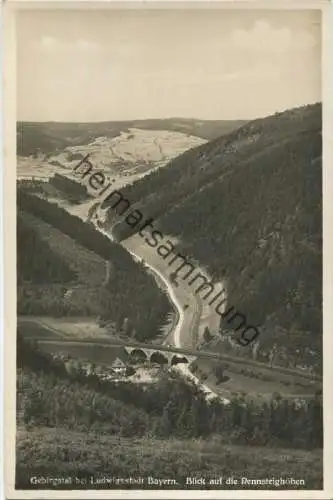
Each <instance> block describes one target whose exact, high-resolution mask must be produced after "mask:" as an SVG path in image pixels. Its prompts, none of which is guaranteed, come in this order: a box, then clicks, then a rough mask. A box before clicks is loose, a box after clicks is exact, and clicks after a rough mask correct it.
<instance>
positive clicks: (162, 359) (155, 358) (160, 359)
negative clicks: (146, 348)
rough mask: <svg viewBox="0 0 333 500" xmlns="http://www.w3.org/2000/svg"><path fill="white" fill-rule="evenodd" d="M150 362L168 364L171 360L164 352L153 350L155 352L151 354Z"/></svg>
mask: <svg viewBox="0 0 333 500" xmlns="http://www.w3.org/2000/svg"><path fill="white" fill-rule="evenodd" d="M150 362H151V363H157V364H158V365H167V364H169V360H168V358H167V357H166V356H164V354H162V353H161V352H159V351H156V352H153V354H152V355H151V356H150Z"/></svg>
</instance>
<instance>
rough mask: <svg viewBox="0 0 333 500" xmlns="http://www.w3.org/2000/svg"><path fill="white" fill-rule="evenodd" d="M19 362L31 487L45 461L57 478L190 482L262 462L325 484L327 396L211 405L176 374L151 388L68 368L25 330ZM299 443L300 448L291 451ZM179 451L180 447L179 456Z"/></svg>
mask: <svg viewBox="0 0 333 500" xmlns="http://www.w3.org/2000/svg"><path fill="white" fill-rule="evenodd" d="M17 367H18V378H17V422H18V433H17V475H16V483H17V485H18V487H19V488H22V487H31V485H29V484H28V481H29V477H31V476H32V475H35V474H36V475H38V474H40V472H41V468H43V471H44V474H46V475H48V476H50V477H58V476H61V475H63V474H65V473H66V474H67V473H68V475H71V473H72V472H73V473H74V471H75V474H80V475H81V477H86V478H87V477H90V476H91V475H97V474H99V473H100V471H101V470H102V471H103V474H108V473H111V472H112V475H114V476H117V475H118V476H120V477H129V476H131V475H133V473H134V472H136V473H137V474H139V475H142V476H147V475H153V476H158V477H163V478H164V477H176V478H177V479H179V480H180V481H181V480H183V478H184V476H187V475H188V471H191V473H197V474H198V475H207V476H213V477H214V476H221V475H224V474H237V473H239V474H240V475H243V474H244V470H245V469H246V470H250V469H248V467H252V469H251V470H252V477H259V478H261V477H265V476H269V477H270V476H272V475H273V471H274V475H275V476H278V477H279V476H280V475H282V476H283V475H285V476H289V475H290V474H291V472H292V474H293V475H294V477H299V478H304V479H305V480H306V488H311V487H312V488H314V487H315V486H317V487H318V488H319V487H320V485H321V481H322V472H321V467H322V466H321V463H322V451H321V450H320V448H321V447H322V401H321V396H320V395H319V394H317V395H314V397H313V398H312V399H311V400H309V401H308V402H307V403H305V404H304V405H298V404H297V403H296V402H295V401H289V400H286V399H282V398H281V397H279V395H273V397H272V401H271V402H270V403H269V404H267V403H261V404H259V405H254V404H253V403H251V402H246V401H245V399H243V398H242V397H241V396H235V397H233V398H232V401H231V404H230V405H229V406H223V405H222V404H221V403H219V402H214V403H212V404H208V403H207V402H206V400H205V397H204V396H203V394H202V393H201V392H200V391H199V390H198V389H197V388H196V387H195V386H191V385H189V384H187V383H186V382H185V381H183V380H182V379H181V378H179V377H178V376H177V375H171V374H170V373H169V374H167V373H165V374H164V376H163V375H161V377H160V381H159V382H158V383H156V384H155V385H154V384H153V385H152V386H150V387H146V388H144V387H141V386H140V385H135V384H130V383H127V384H126V383H124V384H117V383H114V382H106V381H105V382H103V381H101V380H100V379H98V377H97V376H96V375H84V374H80V373H73V372H71V371H70V372H68V371H67V369H66V366H65V364H64V363H63V362H62V361H61V360H54V359H53V358H52V357H51V355H48V354H46V353H42V352H40V351H39V350H38V349H37V348H36V347H34V346H33V345H31V344H29V343H27V342H26V341H23V339H22V338H21V337H20V336H19V337H18V348H17ZM54 432H56V433H57V444H56V445H54V441H52V439H54V438H53V436H54ZM70 438H72V439H71V445H70V446H69V444H68V440H69V439H70ZM127 438H130V442H129V441H127ZM196 439H200V441H198V442H196V441H195V440H196ZM152 440H153V442H154V445H152V444H153V443H152ZM97 442H98V451H97V449H96V444H97ZM191 443H192V444H191ZM128 445H129V446H128ZM245 445H247V447H245ZM188 446H192V447H193V448H191V449H192V450H193V452H192V453H188ZM258 446H260V447H261V448H258ZM290 446H291V447H292V448H293V451H291V450H286V449H285V448H286V447H290ZM271 447H272V448H271ZM273 447H274V449H273ZM172 449H173V450H175V449H177V453H174V454H172V456H173V460H171V461H170V456H171V455H170V453H171V452H172ZM226 449H227V450H229V451H228V453H226ZM139 450H141V452H140V460H139V461H138V460H137V454H138V452H139ZM305 450H313V451H311V452H309V451H305ZM198 453H199V455H200V457H201V458H200V457H199V458H198V457H197V454H198ZM201 453H204V456H205V460H203V459H202V456H201ZM282 455H283V457H284V459H283V460H282V459H281V457H282ZM254 457H255V458H254ZM261 457H265V459H262V458H261ZM268 457H269V458H268ZM286 457H288V459H286ZM286 460H287V462H288V467H287V469H286V468H285V466H286V463H285V461H286ZM102 464H103V465H102ZM138 464H139V465H138ZM171 464H172V465H171ZM254 464H255V465H256V467H254ZM138 467H139V468H140V469H138ZM139 470H140V472H139ZM170 474H171V475H170ZM77 487H78V486H77Z"/></svg>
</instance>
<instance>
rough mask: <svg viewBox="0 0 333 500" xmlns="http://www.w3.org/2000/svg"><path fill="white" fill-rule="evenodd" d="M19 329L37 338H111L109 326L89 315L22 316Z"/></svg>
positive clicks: (25, 334)
mask: <svg viewBox="0 0 333 500" xmlns="http://www.w3.org/2000/svg"><path fill="white" fill-rule="evenodd" d="M18 329H19V331H20V332H21V333H22V334H23V335H24V336H26V337H36V338H38V337H43V336H46V337H49V338H51V337H52V338H61V337H73V338H76V337H80V338H90V339H93V338H94V337H98V338H99V339H100V338H103V337H105V338H110V334H108V331H107V328H105V327H101V326H99V325H98V323H97V321H96V320H95V319H93V318H89V317H88V318H82V317H78V318H77V317H68V318H53V317H50V316H20V317H19V318H18ZM52 332H53V333H52Z"/></svg>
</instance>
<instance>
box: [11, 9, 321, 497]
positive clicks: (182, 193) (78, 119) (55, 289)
mask: <svg viewBox="0 0 333 500" xmlns="http://www.w3.org/2000/svg"><path fill="white" fill-rule="evenodd" d="M15 65H16V66H15V67H16V90H15V93H16V120H15V121H16V218H15V223H16V228H15V231H16V235H17V236H16V238H17V241H16V286H17V294H16V300H17V304H16V310H17V325H16V326H17V328H16V330H17V334H16V396H15V399H16V403H15V404H16V407H15V408H16V409H15V418H16V430H15V491H16V497H13V498H19V496H20V492H21V493H22V492H23V491H30V493H31V491H32V490H34V491H35V492H36V493H38V490H41V491H44V490H47V498H56V496H54V497H53V496H52V495H53V494H54V495H56V494H58V493H59V492H61V491H63V492H64V491H65V492H66V491H68V490H77V498H81V496H80V495H82V493H83V492H89V491H91V490H93V491H95V492H96V490H98V491H101V492H102V491H103V492H104V493H107V491H110V490H122V492H123V494H124V495H125V494H126V491H128V490H147V494H148V493H149V490H158V491H161V490H168V491H169V492H170V495H172V494H173V490H182V491H183V492H184V491H186V490H192V492H193V494H195V491H197V490H201V491H206V492H208V493H207V494H209V492H211V491H213V490H214V491H216V490H219V491H222V490H237V491H238V490H256V491H258V495H259V494H260V491H267V490H269V491H272V490H273V491H274V492H275V494H276V498H278V496H279V494H280V493H281V492H282V490H288V491H291V492H293V491H296V490H297V491H303V490H309V491H311V490H323V307H322V304H323V270H322V269H323V258H322V256H323V250H322V247H323V245H322V241H323V237H322V229H323V222H322V220H323V203H322V178H323V176H322V149H323V148H322V12H321V10H320V9H294V10H293V9H290V8H289V9H287V10H283V9H269V8H267V9H266V10H264V9H255V8H253V9H249V8H233V7H232V6H231V5H229V6H228V7H227V8H221V7H219V6H218V5H215V6H214V5H213V4H211V5H210V6H209V7H208V6H207V8H203V6H201V7H200V6H198V5H197V6H192V7H191V6H181V5H178V6H177V5H173V6H171V5H170V6H169V7H167V6H165V5H164V6H163V7H162V6H160V7H156V6H155V7H152V6H151V5H150V6H149V5H148V4H144V5H141V6H140V5H138V6H136V7H133V6H132V7H131V6H127V7H121V6H119V5H118V6H117V7H113V8H106V6H105V8H93V6H92V5H90V8H89V9H84V8H81V9H79V8H75V9H74V8H73V9H70V8H66V9H62V8H47V9H46V8H45V9H43V8H38V9H37V8H25V9H22V10H20V11H18V12H17V15H16V62H15ZM12 253H13V255H14V253H15V249H14V248H13V249H12ZM12 336H13V338H14V337H15V332H13V334H12ZM12 377H13V378H15V375H14V373H13V374H12ZM110 493H111V491H110ZM143 493H145V492H143ZM151 493H152V492H151ZM29 498H32V497H29ZM38 498H41V497H38ZM43 498H46V497H43ZM72 498H74V497H72Z"/></svg>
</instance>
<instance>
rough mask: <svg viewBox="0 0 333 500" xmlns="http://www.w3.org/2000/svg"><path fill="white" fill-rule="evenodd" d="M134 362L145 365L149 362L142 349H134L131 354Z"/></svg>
mask: <svg viewBox="0 0 333 500" xmlns="http://www.w3.org/2000/svg"><path fill="white" fill-rule="evenodd" d="M130 356H131V358H132V359H133V361H137V362H138V363H144V362H145V361H147V360H148V358H147V354H146V353H145V351H143V350H142V349H133V350H132V351H131V353H130Z"/></svg>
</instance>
